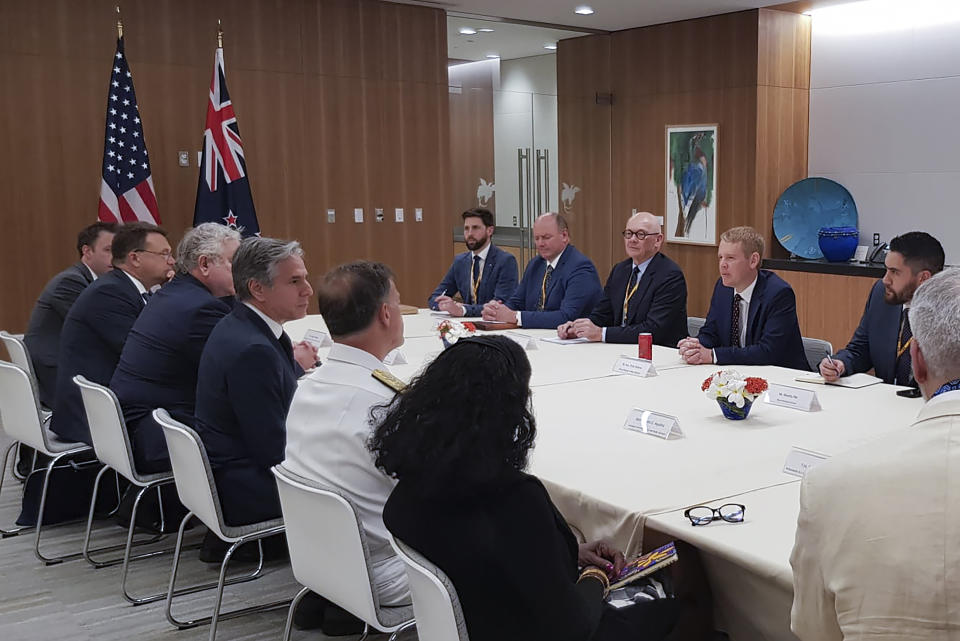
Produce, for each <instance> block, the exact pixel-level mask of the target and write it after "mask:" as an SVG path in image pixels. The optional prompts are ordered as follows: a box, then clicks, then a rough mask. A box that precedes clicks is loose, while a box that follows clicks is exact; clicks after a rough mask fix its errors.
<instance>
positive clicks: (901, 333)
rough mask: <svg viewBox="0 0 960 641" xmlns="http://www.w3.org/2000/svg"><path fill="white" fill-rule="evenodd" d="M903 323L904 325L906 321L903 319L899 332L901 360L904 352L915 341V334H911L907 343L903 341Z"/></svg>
mask: <svg viewBox="0 0 960 641" xmlns="http://www.w3.org/2000/svg"><path fill="white" fill-rule="evenodd" d="M903 325H904V321H901V322H900V333H899V334H897V360H900V357H901V356H903V353H904V352H905V351H907V349H908V348H909V347H910V343H912V342H913V336H911V337H910V338H908V339H907V342H906V343H903ZM901 343H902V344H901Z"/></svg>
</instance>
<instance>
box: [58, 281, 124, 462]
mask: <svg viewBox="0 0 960 641" xmlns="http://www.w3.org/2000/svg"><path fill="white" fill-rule="evenodd" d="M142 310H143V298H141V296H140V292H138V291H137V287H136V285H134V284H133V282H132V281H131V280H130V277H129V276H127V274H126V273H124V272H123V270H120V269H114V270H112V271H109V272H107V273H106V274H104V275H103V276H101V277H100V278H98V279H97V280H96V281H94V283H93V284H92V285H90V286H89V287H87V289H86V290H84V292H83V293H82V294H80V296H79V297H78V298H77V302H76V303H74V304H73V307H72V308H71V309H70V313H69V314H67V319H66V320H65V321H64V323H63V332H62V333H61V335H60V356H59V358H58V360H57V401H56V405H55V406H54V412H53V419H52V422H51V424H50V429H52V430H53V431H54V432H56V433H57V434H58V435H60V437H61V438H64V439H67V440H70V441H81V442H83V443H87V444H88V445H92V443H91V442H90V429H89V428H88V427H87V416H86V414H85V413H84V410H83V400H82V399H81V398H80V389H79V388H78V387H77V386H76V385H75V384H74V382H73V377H74V376H76V375H77V374H83V376H85V377H86V378H87V379H88V380H91V381H93V382H94V383H99V384H101V385H109V384H110V379H111V378H112V377H113V370H114V369H115V368H116V367H117V361H119V360H120V352H121V351H122V350H123V344H124V342H125V341H126V340H127V334H129V333H130V328H131V327H133V324H134V322H135V321H136V320H137V317H138V316H139V315H140V312H141V311H142Z"/></svg>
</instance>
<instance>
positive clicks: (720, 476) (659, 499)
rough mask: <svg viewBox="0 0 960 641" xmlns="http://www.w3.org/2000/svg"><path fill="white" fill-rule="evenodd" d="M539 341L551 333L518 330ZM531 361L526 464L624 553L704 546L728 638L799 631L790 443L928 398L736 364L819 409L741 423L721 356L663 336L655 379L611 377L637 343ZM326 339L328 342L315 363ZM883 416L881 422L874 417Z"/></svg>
mask: <svg viewBox="0 0 960 641" xmlns="http://www.w3.org/2000/svg"><path fill="white" fill-rule="evenodd" d="M439 320H441V319H439V318H437V317H435V316H432V315H431V314H430V313H429V311H428V310H421V311H420V313H418V314H417V315H408V316H404V336H405V343H404V345H403V347H402V348H401V351H402V352H403V354H404V356H405V357H406V360H407V363H406V364H395V365H392V366H390V369H391V371H392V372H393V373H394V374H396V375H397V376H398V377H400V378H402V379H404V380H410V379H411V378H412V377H413V376H414V375H415V374H416V373H417V372H418V371H419V370H421V369H422V368H423V367H424V366H426V365H427V364H428V363H429V362H430V361H432V360H433V358H435V357H436V355H437V354H439V353H440V350H441V344H440V340H439V338H438V336H437V333H436V329H435V327H436V325H437V323H438V322H439ZM286 329H287V332H288V334H289V335H290V337H291V338H292V339H293V340H299V339H300V338H301V337H302V336H303V334H304V333H305V332H306V330H307V329H319V330H322V331H325V330H326V326H325V325H324V324H323V321H322V318H320V317H319V316H309V317H307V318H305V319H303V320H301V321H295V322H293V323H288V324H287V326H286ZM515 331H517V332H519V333H522V334H525V335H529V336H533V337H538V338H539V337H549V336H555V335H556V332H554V331H552V330H525V329H522V328H521V329H519V330H515ZM536 345H537V349H534V350H528V351H527V352H526V354H527V356H528V358H529V359H530V363H531V368H532V376H531V387H532V392H533V407H534V414H535V416H536V419H537V431H538V433H537V439H536V444H535V446H534V449H533V451H532V452H531V457H530V472H532V473H533V474H536V475H537V476H538V477H539V478H540V479H541V480H543V482H544V484H545V485H546V487H547V489H548V491H549V492H550V495H551V498H552V499H553V500H554V502H555V503H556V504H557V507H558V508H559V509H560V511H561V513H563V515H564V517H565V518H566V519H567V521H568V522H569V523H570V524H571V526H573V527H574V529H576V530H578V531H579V533H580V534H581V536H583V537H584V538H585V539H587V540H592V539H595V538H601V537H602V538H608V539H612V540H613V541H614V543H616V544H617V545H618V546H619V547H621V548H622V549H624V550H625V551H626V552H627V553H628V554H629V553H633V552H637V551H639V550H640V549H641V548H642V545H643V533H644V529H645V528H649V529H653V530H657V531H659V532H662V533H664V534H666V535H669V536H670V537H673V538H680V539H683V540H685V541H687V542H688V543H691V544H693V545H694V546H696V547H697V548H698V549H699V550H700V551H701V553H702V554H703V556H704V562H705V566H706V568H707V572H708V576H709V578H710V581H711V586H712V587H713V589H714V598H715V601H716V603H717V611H718V615H719V616H718V620H719V622H720V623H721V624H722V625H723V627H724V628H725V629H726V630H727V631H728V632H729V633H730V634H731V638H732V639H733V640H734V641H744V640H750V641H753V640H754V639H764V640H767V639H770V640H775V641H780V640H781V639H782V640H785V641H793V639H794V637H793V636H792V635H791V634H790V631H789V621H790V604H791V601H792V572H791V570H790V566H789V554H790V550H791V549H792V546H793V539H794V536H795V532H796V518H797V511H798V501H797V496H798V493H799V480H798V479H797V478H796V477H793V476H790V475H788V474H785V473H784V472H783V471H782V470H783V466H784V463H785V461H786V458H787V455H788V453H789V452H790V449H791V448H792V447H795V446H796V447H802V448H804V449H808V450H813V451H815V452H819V453H822V454H825V455H827V456H833V455H835V454H838V453H840V452H842V451H844V450H847V449H851V448H854V447H857V446H859V445H862V444H863V443H866V442H869V441H871V440H873V439H876V438H879V437H882V436H885V435H887V434H889V433H891V432H895V431H898V430H905V429H907V426H908V425H909V424H910V423H911V422H912V420H913V418H914V417H915V416H916V414H917V412H918V411H919V409H920V407H921V406H922V404H923V403H922V401H921V400H920V399H904V398H900V397H897V396H895V394H894V391H895V389H896V388H894V387H892V386H889V385H874V386H870V387H865V388H862V389H847V388H840V387H833V386H823V385H815V384H806V383H800V382H796V381H795V380H794V379H795V377H796V376H797V375H798V374H799V373H800V372H797V371H795V370H789V369H784V368H780V367H752V366H738V367H737V368H736V369H738V370H740V371H741V372H742V373H743V374H745V375H748V376H762V377H764V378H766V379H767V380H768V381H769V382H771V383H780V384H784V385H791V386H795V387H802V388H806V389H812V390H815V391H816V392H817V395H818V399H819V401H820V404H821V406H822V408H823V409H822V410H821V411H818V412H803V411H799V410H795V409H788V408H783V407H778V406H774V405H769V404H766V403H763V402H760V401H758V402H756V403H755V404H754V406H753V409H752V411H751V413H750V417H749V418H748V419H747V420H745V421H729V420H727V419H725V418H723V417H722V415H721V413H720V409H719V407H718V405H717V403H716V402H715V401H711V400H710V399H708V398H706V396H705V395H704V394H703V393H702V392H701V391H700V384H701V382H702V381H703V379H705V378H706V377H707V376H709V375H710V374H711V373H713V372H714V371H716V369H718V368H717V367H716V366H687V365H684V364H682V362H681V360H680V359H679V356H678V354H677V351H676V350H674V349H668V348H664V347H659V346H655V347H654V353H653V362H654V365H655V367H656V369H657V371H658V375H657V376H654V377H649V378H637V377H634V376H626V375H620V374H615V373H614V372H613V371H612V368H613V364H614V362H615V361H616V359H617V357H618V356H619V355H621V354H627V355H635V354H636V347H635V346H633V345H608V344H599V343H589V344H576V345H557V344H553V343H547V342H544V341H540V340H538V341H536ZM328 351H329V350H328V349H322V350H320V357H321V360H322V359H323V358H325V357H326V353H327V352H328ZM633 408H642V409H646V410H651V411H655V412H658V413H663V414H669V415H672V416H675V417H677V419H678V420H679V424H680V427H681V429H682V430H683V433H684V436H683V437H682V438H678V439H670V440H664V439H659V438H656V437H654V436H650V435H647V434H641V433H638V432H634V431H631V430H627V429H625V428H624V422H625V420H626V418H627V415H628V413H629V412H630V410H631V409H633ZM880 417H882V420H877V419H878V418H880ZM721 500H723V501H725V502H740V503H744V504H745V505H747V518H748V521H747V522H746V523H744V524H742V525H735V526H729V525H728V524H725V523H720V522H718V523H714V524H712V525H710V526H706V527H698V528H693V527H692V526H690V525H689V521H687V520H686V519H684V518H683V509H684V508H686V507H689V506H691V505H697V504H711V505H714V506H717V505H719V502H720V501H721Z"/></svg>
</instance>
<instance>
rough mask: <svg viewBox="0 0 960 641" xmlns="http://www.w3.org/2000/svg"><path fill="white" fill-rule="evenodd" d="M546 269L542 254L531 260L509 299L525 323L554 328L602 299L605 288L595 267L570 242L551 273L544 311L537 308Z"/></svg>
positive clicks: (581, 315)
mask: <svg viewBox="0 0 960 641" xmlns="http://www.w3.org/2000/svg"><path fill="white" fill-rule="evenodd" d="M546 270H547V261H545V260H544V259H543V258H541V257H540V256H537V257H536V258H534V259H533V260H531V261H530V263H529V264H528V265H527V269H526V270H525V271H524V272H523V279H522V280H521V281H520V284H519V285H518V286H517V289H516V291H514V292H513V296H511V297H510V299H509V300H507V301H506V305H507V307H509V308H510V309H512V310H515V311H519V312H523V314H522V315H521V319H520V320H521V321H522V322H523V326H524V327H526V328H531V329H536V328H540V329H555V328H556V327H557V326H558V325H561V324H563V323H566V322H567V321H569V320H573V319H575V318H584V317H585V316H586V315H587V314H588V313H589V312H590V310H592V309H593V306H594V305H596V304H597V301H598V300H600V295H601V294H602V293H603V288H602V287H601V286H600V276H598V275H597V269H596V267H594V266H593V263H592V262H590V259H589V258H587V257H586V256H584V255H583V254H581V253H580V252H579V251H577V248H576V247H574V246H573V245H567V248H566V249H565V250H564V251H563V254H562V255H561V256H560V261H559V262H558V263H557V267H556V269H554V270H553V274H552V275H551V276H550V283H549V284H548V285H547V297H546V300H545V301H544V306H543V311H542V312H538V311H536V309H537V301H538V300H539V299H540V287H541V284H542V283H543V276H544V274H545V273H546Z"/></svg>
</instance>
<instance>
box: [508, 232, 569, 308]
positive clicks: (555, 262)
mask: <svg viewBox="0 0 960 641" xmlns="http://www.w3.org/2000/svg"><path fill="white" fill-rule="evenodd" d="M565 251H567V248H566V247H564V248H563V251H562V252H560V253H559V254H557V256H556V258H554V259H553V260H550V261H547V265H548V266H550V267H553V268H554V269H556V268H557V265H558V264H559V263H560V257H561V256H563V252H565ZM544 274H546V272H544ZM543 302H544V304H546V302H547V301H543ZM530 311H531V312H533V311H536V310H534V309H531V310H530ZM517 327H523V323H522V322H520V312H517Z"/></svg>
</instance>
